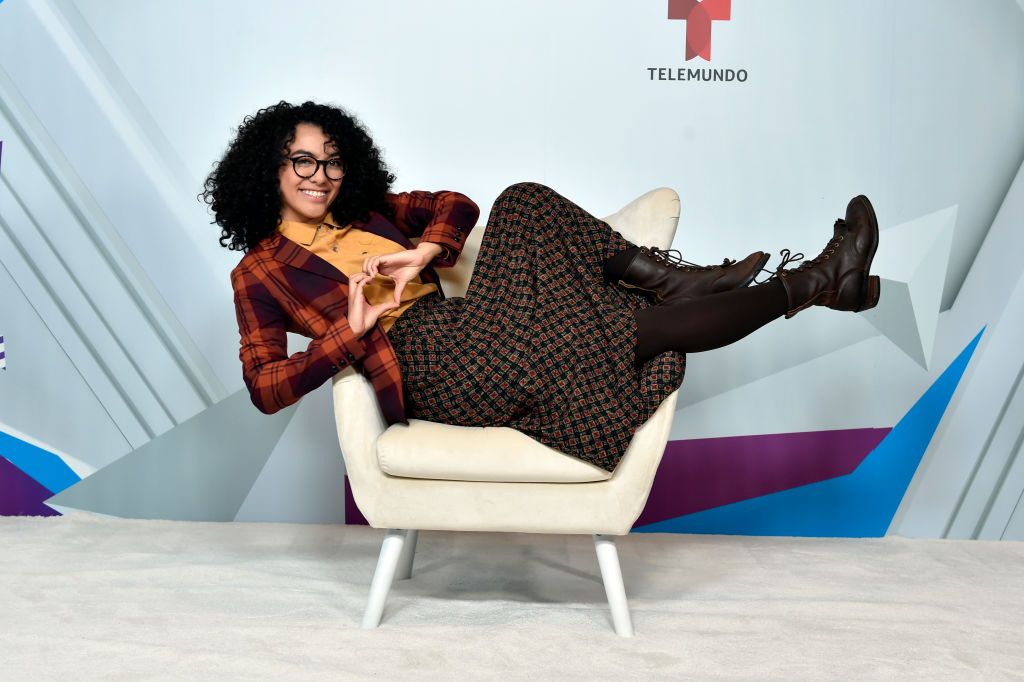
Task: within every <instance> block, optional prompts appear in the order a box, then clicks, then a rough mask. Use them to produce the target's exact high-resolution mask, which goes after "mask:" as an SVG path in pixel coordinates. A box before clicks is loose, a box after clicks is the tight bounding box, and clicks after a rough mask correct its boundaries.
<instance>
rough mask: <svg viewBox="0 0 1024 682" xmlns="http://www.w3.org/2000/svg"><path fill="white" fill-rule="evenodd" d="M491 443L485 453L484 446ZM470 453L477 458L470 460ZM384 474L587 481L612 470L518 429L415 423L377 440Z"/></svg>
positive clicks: (393, 429)
mask: <svg viewBox="0 0 1024 682" xmlns="http://www.w3.org/2000/svg"><path fill="white" fill-rule="evenodd" d="M482 442H483V443H487V447H486V448H483V449H481V448H480V443H482ZM469 453H472V454H471V455H469V456H467V455H468V454H469ZM377 462H378V463H379V464H380V468H381V471H383V472H384V473H386V474H390V475H391V476H405V477H406V478H440V479H446V480H449V481H504V482H505V483H522V482H529V481H532V482H537V483H585V482H587V481H603V480H606V479H608V478H611V472H608V471H605V470H604V469H602V468H601V467H598V466H594V465H593V464H591V463H590V462H584V461H583V460H581V459H578V458H576V457H571V456H569V455H565V454H563V453H561V452H559V451H558V450H553V449H551V448H549V447H547V446H546V445H542V444H541V443H538V442H537V441H535V440H533V439H532V438H530V437H529V436H527V435H526V434H524V433H520V432H519V431H516V430H515V429H508V428H505V427H500V426H499V427H494V426H490V427H488V426H483V427H480V426H452V425H450V424H438V423H436V422H428V421H422V420H420V419H410V420H409V425H408V426H405V425H402V424H396V425H395V426H393V427H391V428H390V429H388V430H387V431H385V432H384V435H382V436H381V437H380V439H379V440H378V441H377Z"/></svg>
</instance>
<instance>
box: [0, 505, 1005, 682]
mask: <svg viewBox="0 0 1024 682" xmlns="http://www.w3.org/2000/svg"><path fill="white" fill-rule="evenodd" d="M383 536H384V533H383V531H382V530H376V529H373V528H369V527H365V526H342V525H291V524H263V523H259V524H257V523H233V524H232V523H187V522H180V521H143V520H132V519H115V518H109V517H105V516H101V515H95V514H89V513H80V514H74V515H70V516H64V517H0V661H2V665H0V679H5V680H6V679H12V680H24V679H33V680H43V679H55V680H56V679H61V680H66V679H76V680H80V679H96V678H104V679H126V680H127V679H132V680H135V679H138V678H139V677H146V678H153V679H190V680H193V679H237V678H248V679H268V678H276V677H283V676H285V675H288V676H298V679H360V678H367V677H377V678H380V679H417V680H422V679H446V680H450V679H467V678H468V679H502V680H509V679H513V680H514V679H523V680H525V679H530V680H538V679H554V678H559V679H643V680H651V679H680V678H686V679H700V680H718V679H730V680H755V679H769V680H780V679H782V680H829V679H843V680H849V679H856V680H873V679H878V680H885V679H894V678H898V679H921V680H937V679H950V680H992V679H1024V634H1022V633H1024V543H1020V542H987V541H960V540H911V539H906V538H899V537H889V538H881V539H816V538H768V537H741V536H716V535H670V534H646V533H641V534H635V535H629V536H625V537H623V538H620V539H619V540H618V544H619V554H620V559H621V562H622V568H623V575H624V579H625V583H626V590H627V594H628V596H629V599H630V610H631V612H632V615H633V622H634V626H635V628H636V636H635V637H633V638H621V637H618V636H617V635H615V633H614V632H613V630H612V627H611V618H610V615H609V612H608V609H607V603H606V601H605V595H604V589H603V587H602V585H601V582H600V576H599V573H598V567H597V560H596V557H595V555H594V549H593V543H592V542H591V539H590V537H589V536H548V535H527V534H517V533H508V534H501V533H453V532H432V531H421V532H420V538H419V543H418V549H417V555H416V561H415V563H414V565H413V577H412V579H411V580H402V581H396V582H395V584H394V586H393V587H392V591H391V595H390V597H389V599H388V602H387V605H386V606H385V610H384V618H383V622H382V623H381V625H380V627H379V628H377V629H375V630H362V629H361V628H360V622H361V618H362V612H363V608H364V606H365V600H366V596H367V590H368V586H369V582H370V577H371V575H372V573H373V569H374V566H375V564H376V559H377V553H378V551H379V549H380V543H381V540H382V539H383Z"/></svg>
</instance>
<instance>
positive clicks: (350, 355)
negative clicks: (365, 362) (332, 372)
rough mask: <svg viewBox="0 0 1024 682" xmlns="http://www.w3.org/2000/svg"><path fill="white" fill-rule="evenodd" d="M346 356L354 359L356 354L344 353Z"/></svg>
mask: <svg viewBox="0 0 1024 682" xmlns="http://www.w3.org/2000/svg"><path fill="white" fill-rule="evenodd" d="M346 357H348V359H349V360H355V359H356V356H354V355H352V353H351V352H350V353H346Z"/></svg>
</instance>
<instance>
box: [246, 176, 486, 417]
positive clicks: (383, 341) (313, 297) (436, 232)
mask: <svg viewBox="0 0 1024 682" xmlns="http://www.w3.org/2000/svg"><path fill="white" fill-rule="evenodd" d="M387 200H388V203H389V204H390V205H391V206H393V207H394V209H395V222H394V223H392V222H390V221H389V220H388V219H387V218H385V217H384V216H383V215H381V214H380V213H378V212H376V211H371V212H370V218H369V220H367V221H362V222H357V223H353V225H354V226H356V227H359V228H360V229H363V230H367V231H369V232H373V233H374V234H377V235H380V236H382V237H385V238H387V239H390V240H392V241H394V242H397V243H399V244H401V245H402V246H404V247H405V248H413V244H412V242H411V241H410V238H415V237H419V238H420V240H421V241H428V242H434V243H436V244H440V245H441V247H442V251H441V253H440V254H438V255H437V257H435V258H434V260H433V261H431V262H430V264H428V265H427V266H426V267H425V268H423V270H422V271H421V272H420V277H421V279H422V280H423V281H424V282H433V283H434V284H436V285H437V288H438V291H439V293H440V295H441V297H442V298H444V292H443V291H441V282H440V280H439V278H438V276H437V273H436V272H435V271H434V268H450V267H452V266H453V265H455V261H456V260H457V259H458V257H459V254H460V253H461V252H462V248H463V247H464V246H465V244H466V238H467V237H468V236H469V231H470V230H472V229H473V227H474V226H475V225H476V222H477V219H478V218H479V217H480V209H479V208H478V207H477V205H476V204H475V203H473V201H472V200H471V199H469V197H467V196H465V195H464V194H459V193H458V192H450V191H446V190H442V191H439V192H425V191H413V192H400V193H398V194H393V193H389V194H388V195H387ZM231 286H232V288H233V289H234V292H235V315H236V317H237V319H238V333H239V336H240V337H241V346H240V348H239V351H238V357H239V359H241V361H242V378H243V379H244V381H245V386H246V388H248V389H249V395H250V397H251V398H252V402H253V404H254V405H255V406H256V407H257V408H258V409H259V410H260V411H261V412H264V413H266V414H272V413H274V412H277V411H278V410H280V409H281V408H283V407H286V406H288V405H291V404H292V403H294V402H297V401H298V400H299V398H301V397H302V396H303V395H305V394H306V393H309V392H310V391H312V390H313V389H315V388H317V387H318V386H320V385H321V384H323V383H324V382H325V381H327V380H328V379H330V378H331V377H332V376H334V374H336V373H337V372H339V371H341V370H342V369H343V368H344V367H346V366H347V365H355V367H356V369H357V370H358V371H359V372H361V373H362V374H363V375H364V376H366V377H367V379H369V381H370V383H371V384H372V385H373V390H374V391H375V393H376V394H377V402H378V403H379V404H380V408H381V412H382V413H383V414H384V418H385V420H386V421H387V423H388V424H389V425H390V424H395V423H398V422H401V423H404V424H408V423H409V421H408V419H407V418H406V415H405V398H404V396H403V394H402V375H401V373H400V371H399V366H398V358H397V357H396V356H395V351H394V349H393V348H392V346H391V342H390V341H389V340H388V337H387V334H386V333H385V332H384V330H383V328H382V327H381V326H380V324H379V323H378V324H375V325H374V326H373V327H372V328H371V329H369V330H368V331H367V332H366V333H365V334H364V335H363V336H361V337H359V338H356V335H355V333H354V332H353V331H352V328H351V327H349V324H348V318H347V314H348V277H346V276H345V274H344V273H343V272H341V271H340V270H338V269H337V268H336V267H334V266H333V265H331V264H330V263H328V262H327V261H326V260H324V259H323V258H320V257H319V256H317V255H315V254H314V253H313V252H311V251H309V250H308V249H306V248H304V247H303V246H301V245H299V244H297V243H295V242H293V241H292V240H290V239H288V238H287V237H285V236H284V235H282V234H281V233H280V232H276V231H275V232H274V234H272V235H270V236H268V237H266V238H265V239H263V240H262V241H261V242H260V243H259V244H257V245H256V246H255V247H253V248H252V249H251V250H249V251H248V252H247V253H246V254H245V255H244V256H243V257H242V259H241V261H239V263H238V265H237V266H235V268H234V269H233V270H232V271H231ZM285 332H293V333H296V334H302V335H303V336H307V337H309V338H311V339H313V341H311V342H310V344H309V347H308V348H307V349H306V350H304V351H301V352H298V353H293V354H292V355H290V356H289V355H288V346H287V337H286V336H285Z"/></svg>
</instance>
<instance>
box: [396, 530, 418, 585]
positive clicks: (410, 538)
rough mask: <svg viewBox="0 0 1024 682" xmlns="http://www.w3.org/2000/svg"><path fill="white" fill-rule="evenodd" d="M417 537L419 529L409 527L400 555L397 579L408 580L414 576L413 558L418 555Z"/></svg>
mask: <svg viewBox="0 0 1024 682" xmlns="http://www.w3.org/2000/svg"><path fill="white" fill-rule="evenodd" d="M417 537H419V531H418V530H413V529H409V533H408V534H407V535H406V536H405V543H404V544H403V545H402V555H401V556H400V557H398V569H397V570H396V572H395V580H407V579H408V578H411V577H412V560H413V557H414V556H415V555H416V538H417Z"/></svg>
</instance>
